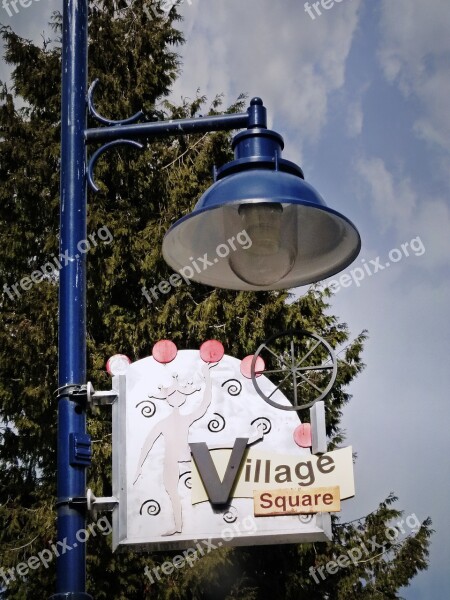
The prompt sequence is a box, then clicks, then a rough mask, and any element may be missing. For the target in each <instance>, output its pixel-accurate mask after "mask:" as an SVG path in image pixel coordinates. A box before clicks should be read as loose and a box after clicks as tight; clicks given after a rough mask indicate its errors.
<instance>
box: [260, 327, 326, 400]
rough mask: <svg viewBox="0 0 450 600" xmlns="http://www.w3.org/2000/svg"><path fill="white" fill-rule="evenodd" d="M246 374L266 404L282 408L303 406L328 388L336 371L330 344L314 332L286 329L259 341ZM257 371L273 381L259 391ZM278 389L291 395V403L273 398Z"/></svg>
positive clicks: (317, 398) (288, 395)
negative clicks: (266, 388) (269, 388)
mask: <svg viewBox="0 0 450 600" xmlns="http://www.w3.org/2000/svg"><path fill="white" fill-rule="evenodd" d="M250 374H251V378H252V382H253V385H254V386H255V389H256V391H257V392H258V394H259V395H260V396H261V398H262V399H263V400H265V401H266V402H267V403H268V404H271V405H272V406H274V407H275V408H280V409H282V410H303V409H305V408H309V407H310V406H312V405H313V404H315V403H316V402H318V401H319V400H323V399H324V398H325V397H326V396H327V395H328V394H329V393H330V391H331V388H332V387H333V384H334V382H335V379H336V374H337V360H336V357H335V354H334V352H333V348H332V347H331V346H330V344H329V343H328V342H327V341H326V340H324V339H323V338H321V337H320V336H319V335H317V334H315V333H311V332H309V331H305V330H290V331H285V332H283V333H277V334H275V335H273V336H271V337H270V338H269V339H267V340H266V341H265V342H263V343H262V344H261V345H260V346H259V348H258V350H257V351H256V353H255V354H254V355H253V358H252V362H251V366H250ZM261 375H266V376H267V377H269V379H270V380H271V381H273V382H274V383H275V384H276V387H275V389H273V390H272V391H271V392H270V393H269V392H268V391H263V389H261V388H262V387H263V383H262V381H261V377H260V376H261ZM278 390H280V391H282V392H283V393H284V394H285V395H286V396H287V397H288V398H292V406H285V405H283V404H279V403H278V402H276V401H275V400H274V399H273V397H274V395H275V393H276V392H277V391H278Z"/></svg>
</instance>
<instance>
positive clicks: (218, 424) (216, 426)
mask: <svg viewBox="0 0 450 600" xmlns="http://www.w3.org/2000/svg"><path fill="white" fill-rule="evenodd" d="M213 414H214V415H215V416H216V417H217V418H216V419H211V421H210V422H209V423H208V429H209V431H211V433H218V432H219V431H223V430H224V429H225V424H226V422H225V419H224V418H223V417H222V415H220V414H219V413H213ZM219 419H220V420H219Z"/></svg>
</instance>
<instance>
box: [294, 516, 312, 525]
mask: <svg viewBox="0 0 450 600" xmlns="http://www.w3.org/2000/svg"><path fill="white" fill-rule="evenodd" d="M313 517H314V515H298V518H299V521H301V522H302V523H305V524H307V523H311V521H312V520H313Z"/></svg>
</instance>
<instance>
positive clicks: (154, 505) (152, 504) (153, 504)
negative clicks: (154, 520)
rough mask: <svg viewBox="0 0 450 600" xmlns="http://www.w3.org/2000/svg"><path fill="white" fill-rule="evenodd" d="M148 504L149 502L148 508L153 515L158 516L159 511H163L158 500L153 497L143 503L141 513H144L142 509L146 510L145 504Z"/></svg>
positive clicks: (148, 511) (149, 513)
mask: <svg viewBox="0 0 450 600" xmlns="http://www.w3.org/2000/svg"><path fill="white" fill-rule="evenodd" d="M146 504H148V506H147V509H146V511H147V514H148V515H150V516H151V517H156V515H159V513H160V512H161V506H160V504H159V502H158V501H157V500H153V499H150V500H146V501H145V502H143V503H142V504H141V508H140V509H139V514H140V515H142V511H143V510H144V506H145V505H146Z"/></svg>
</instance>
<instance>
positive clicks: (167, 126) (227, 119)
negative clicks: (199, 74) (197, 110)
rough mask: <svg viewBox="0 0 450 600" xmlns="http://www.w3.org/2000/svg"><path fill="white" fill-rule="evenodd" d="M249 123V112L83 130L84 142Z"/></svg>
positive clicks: (237, 126)
mask: <svg viewBox="0 0 450 600" xmlns="http://www.w3.org/2000/svg"><path fill="white" fill-rule="evenodd" d="M248 123H249V113H248V112H246V113H238V114H230V115H218V116H212V117H197V118H195V119H174V120H173V121H152V122H151V123H136V124H133V125H113V126H111V127H98V128H95V129H87V130H86V131H85V139H86V143H88V144H89V143H93V142H107V141H110V140H117V139H119V138H127V139H135V138H139V139H150V138H157V137H164V136H175V135H186V134H188V133H205V132H208V131H229V130H231V129H242V128H243V127H247V125H248Z"/></svg>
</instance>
